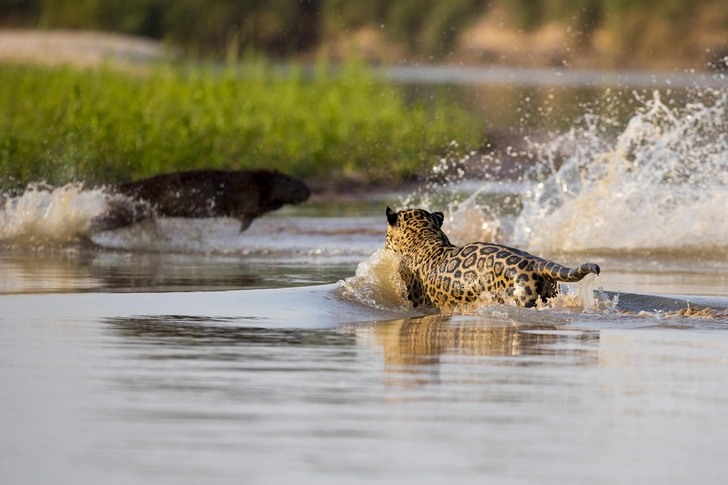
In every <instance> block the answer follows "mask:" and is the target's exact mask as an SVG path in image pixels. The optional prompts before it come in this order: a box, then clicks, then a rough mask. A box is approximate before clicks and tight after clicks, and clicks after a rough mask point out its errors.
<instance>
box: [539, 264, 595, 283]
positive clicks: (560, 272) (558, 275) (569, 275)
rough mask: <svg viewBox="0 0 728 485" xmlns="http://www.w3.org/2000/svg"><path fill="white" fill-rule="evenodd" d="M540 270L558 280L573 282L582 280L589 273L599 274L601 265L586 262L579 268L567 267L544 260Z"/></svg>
mask: <svg viewBox="0 0 728 485" xmlns="http://www.w3.org/2000/svg"><path fill="white" fill-rule="evenodd" d="M539 271H540V272H541V273H545V274H547V275H548V276H550V277H552V278H553V279H555V280H556V281H563V282H566V283H572V282H574V281H580V280H581V279H582V278H584V276H586V275H588V274H589V273H594V274H595V275H597V276H598V275H599V272H600V269H599V266H598V265H596V264H594V263H584V264H582V265H581V266H579V267H577V268H567V267H566V266H561V265H560V264H558V263H554V262H551V261H544V262H543V263H542V264H541V266H540V267H539Z"/></svg>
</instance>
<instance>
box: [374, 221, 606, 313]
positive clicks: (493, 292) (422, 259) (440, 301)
mask: <svg viewBox="0 0 728 485" xmlns="http://www.w3.org/2000/svg"><path fill="white" fill-rule="evenodd" d="M386 214H387V223H388V224H387V233H386V244H385V248H386V249H390V250H392V251H394V252H396V253H398V254H399V255H400V256H401V260H400V263H399V274H400V276H401V277H402V279H403V280H404V282H405V285H406V287H407V297H408V298H409V300H410V301H412V304H413V306H414V307H415V308H419V307H429V308H436V309H438V310H450V309H453V308H454V307H456V306H457V305H460V304H464V303H471V302H473V301H475V300H476V299H478V298H480V296H481V295H482V294H483V293H484V292H487V293H488V294H490V296H491V297H492V298H493V299H494V300H495V301H497V302H499V303H510V304H515V305H517V306H521V307H526V308H530V307H533V306H535V305H536V303H537V302H538V301H539V300H541V301H542V302H547V301H548V300H549V299H551V298H553V297H555V296H556V295H557V294H558V292H559V285H558V282H560V281H561V282H575V281H580V280H581V279H582V278H584V277H585V276H586V275H588V274H590V273H594V274H596V275H599V272H600V269H599V266H598V265H596V264H593V263H585V264H582V265H581V266H579V267H577V268H573V269H572V268H567V267H565V266H562V265H560V264H558V263H555V262H553V261H548V260H546V259H542V258H539V257H537V256H534V255H532V254H529V253H527V252H526V251H522V250H520V249H516V248H512V247H508V246H503V245H500V244H494V243H489V242H474V243H470V244H466V245H464V246H455V245H454V244H452V243H451V242H450V240H449V239H448V237H447V236H446V235H445V233H444V232H443V230H442V224H443V222H444V220H445V216H444V215H443V213H442V212H432V213H431V212H428V211H426V210H424V209H404V210H401V211H399V212H395V211H393V210H392V209H390V208H389V207H387V211H386Z"/></svg>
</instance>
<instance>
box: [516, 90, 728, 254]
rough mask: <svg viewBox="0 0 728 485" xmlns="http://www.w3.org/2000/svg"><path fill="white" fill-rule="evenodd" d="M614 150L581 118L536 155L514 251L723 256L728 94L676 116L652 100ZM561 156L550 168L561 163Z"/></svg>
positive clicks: (705, 98) (597, 119)
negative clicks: (536, 173) (537, 177)
mask: <svg viewBox="0 0 728 485" xmlns="http://www.w3.org/2000/svg"><path fill="white" fill-rule="evenodd" d="M640 101H641V102H642V107H641V108H640V109H638V111H637V113H636V114H635V115H634V116H633V117H632V118H631V119H630V121H629V123H628V124H627V126H626V128H625V129H624V131H623V132H622V133H621V134H620V135H619V136H618V137H617V139H616V141H613V142H612V141H610V140H608V139H607V138H605V137H604V135H603V133H604V132H606V131H607V125H608V124H610V123H611V120H610V119H608V117H603V116H586V117H584V118H583V122H582V126H579V127H574V128H572V129H571V130H570V131H569V132H568V133H566V134H564V135H561V136H559V137H557V138H556V139H555V140H553V141H552V142H551V143H549V144H548V145H547V146H545V147H544V148H543V149H542V150H541V153H540V155H541V160H542V162H541V165H540V166H539V167H538V169H539V170H542V174H541V177H540V178H541V180H539V181H538V182H537V183H536V184H535V185H534V186H532V188H530V189H528V190H527V191H525V192H524V193H523V194H522V200H523V210H522V211H521V213H520V214H519V216H518V217H517V218H516V221H515V224H514V230H513V235H512V243H513V244H515V245H520V246H522V247H526V248H529V249H530V250H533V251H541V252H547V253H558V252H587V251H591V252H615V251H616V252H631V251H644V250H656V251H661V252H678V253H681V252H682V253H684V252H691V251H695V250H701V251H707V252H709V253H711V254H715V255H719V256H720V255H722V256H726V255H728V244H726V241H728V224H725V222H724V221H725V213H726V210H727V209H728V113H727V112H726V108H727V105H728V90H722V91H716V90H704V91H702V92H701V93H700V97H699V99H697V100H694V101H693V102H689V103H687V104H686V105H685V106H684V107H682V108H672V107H670V106H669V105H668V104H669V102H668V103H667V104H666V102H664V101H663V99H662V97H661V95H660V94H659V92H657V91H656V92H655V93H654V94H653V96H652V98H650V99H640ZM563 153H568V155H567V156H566V157H565V158H564V159H563V162H562V163H561V164H560V166H557V164H558V162H559V157H560V156H561V154H563Z"/></svg>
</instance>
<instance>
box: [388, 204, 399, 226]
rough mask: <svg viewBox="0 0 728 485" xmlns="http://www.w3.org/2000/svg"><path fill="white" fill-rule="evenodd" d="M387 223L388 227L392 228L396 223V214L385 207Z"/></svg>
mask: <svg viewBox="0 0 728 485" xmlns="http://www.w3.org/2000/svg"><path fill="white" fill-rule="evenodd" d="M387 222H389V225H390V226H393V225H394V224H395V223H396V222H397V213H396V212H394V211H393V210H392V209H390V208H389V207H387Z"/></svg>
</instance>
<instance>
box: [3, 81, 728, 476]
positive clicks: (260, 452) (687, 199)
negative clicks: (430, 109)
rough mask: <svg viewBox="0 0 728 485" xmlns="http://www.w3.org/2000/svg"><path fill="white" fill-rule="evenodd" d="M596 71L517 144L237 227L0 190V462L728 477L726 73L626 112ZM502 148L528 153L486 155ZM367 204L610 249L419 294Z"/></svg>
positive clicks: (572, 250)
mask: <svg viewBox="0 0 728 485" xmlns="http://www.w3.org/2000/svg"><path fill="white" fill-rule="evenodd" d="M549 93H550V91H549V90H545V91H543V92H542V93H541V94H542V100H541V101H540V102H539V103H541V104H539V105H538V106H537V107H541V108H547V107H548V104H543V103H544V102H545V100H549V99H550V98H549ZM471 94H472V93H471ZM562 94H563V93H562ZM613 96H614V94H613V93H609V92H607V93H605V94H602V95H600V97H599V100H600V101H601V103H602V106H606V107H607V108H606V109H603V110H602V111H601V112H599V113H596V112H593V111H589V110H584V112H583V116H581V117H579V119H577V120H573V121H572V123H571V124H570V125H569V126H568V127H567V129H565V130H563V129H562V130H560V131H559V133H555V134H549V135H548V136H545V137H542V138H541V139H539V141H538V143H536V142H532V143H531V144H530V145H529V144H528V143H526V146H527V150H525V151H523V150H522V149H521V153H519V154H517V155H518V156H517V157H516V156H515V155H514V154H513V153H512V152H511V151H508V150H506V152H505V153H500V154H493V153H486V154H480V153H479V154H473V155H472V156H471V157H469V159H467V160H451V159H448V158H444V159H443V160H441V162H440V163H439V164H437V165H436V166H435V167H433V169H432V176H431V178H430V179H429V181H428V182H427V183H424V184H423V186H422V187H420V188H418V189H416V190H407V191H404V192H400V193H388V194H369V195H367V196H363V197H360V198H358V199H350V198H347V199H337V200H318V201H312V202H311V203H309V204H305V205H302V206H299V207H286V208H284V209H282V210H281V211H278V212H276V213H274V214H271V215H268V216H266V217H263V218H260V219H258V220H256V221H255V222H254V223H253V224H252V225H251V227H250V228H249V229H248V230H247V231H245V232H243V233H239V232H238V229H239V224H238V223H236V222H235V221H229V220H224V219H221V220H196V221H189V220H181V219H166V220H165V219H159V220H157V221H155V222H151V221H150V222H148V223H144V224H140V225H138V226H136V227H132V228H127V229H121V230H117V231H110V232H105V233H96V234H94V233H91V232H90V229H89V227H90V221H91V219H92V218H93V217H95V216H96V215H98V214H99V212H100V211H103V209H104V207H105V203H106V200H107V199H106V195H105V194H104V193H103V192H102V191H99V190H93V189H86V188H84V187H83V186H81V185H71V186H67V187H61V188H50V187H45V186H42V185H38V186H33V187H29V188H28V190H26V191H25V192H24V193H22V194H19V195H17V196H16V197H13V198H9V199H7V200H6V203H5V206H4V209H3V211H2V212H1V213H0V221H1V222H2V225H1V226H0V236H1V237H2V239H3V241H4V243H5V245H4V247H3V249H2V250H0V268H2V270H1V271H0V429H1V430H2V433H1V434H0V482H1V483H3V484H5V483H7V484H15V483H18V484H20V483H22V484H36V483H38V484H40V483H49V482H56V483H76V484H84V483H89V484H95V483H119V484H127V483H145V484H146V483H174V484H178V483H200V482H203V481H204V482H206V483H256V484H257V483H285V482H287V481H296V482H304V483H313V482H315V483H337V484H338V483H364V482H376V483H393V482H397V483H443V482H445V481H448V482H452V481H455V482H457V483H484V482H485V483H489V482H492V483H590V484H593V483H605V484H613V483H640V484H643V483H655V484H658V483H659V484H665V483H686V482H691V483H706V484H707V483H716V484H718V483H726V480H728V466H726V464H725V460H724V457H723V455H724V453H725V449H726V448H728V435H727V434H726V433H725V432H724V431H725V429H728V311H727V310H726V309H727V308H728V224H726V222H725V214H726V210H727V209H728V139H727V138H726V137H727V135H726V133H728V130H727V129H726V128H727V126H726V124H728V118H727V117H726V112H725V110H726V100H727V99H728V94H727V92H726V91H725V89H722V88H719V89H713V88H704V89H697V90H693V91H691V93H689V94H688V95H686V94H685V93H681V94H680V95H679V96H675V97H674V98H673V97H671V95H670V94H669V93H666V92H664V91H663V92H660V93H656V94H653V93H651V92H650V93H647V94H645V93H642V92H640V93H637V94H636V95H632V94H629V96H630V99H633V100H634V99H637V102H636V103H634V104H632V103H629V104H627V105H620V109H621V111H625V109H626V110H629V109H631V113H630V114H629V115H628V116H626V117H624V118H620V119H617V118H619V117H617V116H616V115H615V114H614V112H613V111H610V109H611V108H609V106H612V105H613V100H611V98H612V97H613ZM674 99H678V100H679V101H680V103H679V104H678V105H676V104H674V103H672V101H673V100H674ZM521 101H522V102H521V103H520V104H519V106H520V107H523V103H527V104H528V103H531V104H533V103H532V101H528V102H526V101H523V99H522V100H521ZM625 106H626V107H627V108H625ZM537 107H536V106H534V108H533V111H531V113H539V111H538V110H537ZM515 110H516V108H514V111H515ZM521 113H523V111H521ZM610 114H611V116H610ZM546 121H548V120H546ZM527 124H528V122H527ZM529 126H530V125H529ZM517 131H518V130H516V132H517ZM511 158H518V159H519V160H530V161H531V162H532V165H531V166H532V167H535V168H533V169H531V170H525V171H523V170H522V171H520V172H519V173H521V174H522V175H521V176H519V177H516V178H514V177H513V176H503V177H499V176H498V173H499V171H498V170H497V169H495V168H497V167H505V168H507V167H509V166H511V165H512V163H513V162H512V160H511ZM478 165H487V170H483V171H480V172H478V173H481V174H482V176H480V177H479V178H478V177H473V176H472V172H468V169H472V168H473V167H477V166H478ZM494 167H495V168H494ZM387 205H389V206H391V207H393V208H403V207H408V206H419V207H424V208H427V209H430V210H442V211H444V212H445V215H446V220H445V224H444V229H446V231H447V232H448V234H449V236H450V238H451V239H452V240H453V241H454V242H456V243H463V242H469V241H473V240H497V241H501V242H504V243H507V244H512V245H517V246H519V247H522V248H524V249H527V250H529V251H531V252H534V253H536V254H539V255H542V256H546V257H549V258H552V259H555V260H558V261H559V262H562V263H565V264H568V265H573V264H579V263H581V262H584V261H590V262H594V263H598V264H599V265H600V266H601V268H602V274H601V275H600V276H599V277H598V278H596V277H591V278H588V279H586V280H585V281H583V282H582V283H579V284H571V285H564V287H563V288H562V290H563V293H562V295H561V296H559V297H558V298H557V299H556V300H555V301H553V302H552V303H550V304H548V305H543V306H542V307H540V308H536V309H518V308H514V307H510V306H507V305H498V304H492V303H490V302H489V301H488V300H487V299H484V300H483V301H481V302H478V303H477V304H474V305H471V306H469V307H468V308H460V309H456V311H455V312H453V313H452V314H444V315H443V314H427V315H424V314H421V313H418V312H416V311H414V310H413V309H412V308H411V306H410V305H409V304H408V302H407V301H406V298H405V297H404V296H403V289H402V283H401V281H400V280H399V279H398V277H397V272H396V265H397V258H396V256H395V255H393V254H391V253H389V252H387V251H384V250H383V249H382V247H383V244H384V230H385V226H386V219H385V216H384V211H385V207H386V206H387ZM79 235H80V237H79ZM89 241H90V242H89Z"/></svg>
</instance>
